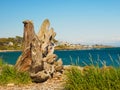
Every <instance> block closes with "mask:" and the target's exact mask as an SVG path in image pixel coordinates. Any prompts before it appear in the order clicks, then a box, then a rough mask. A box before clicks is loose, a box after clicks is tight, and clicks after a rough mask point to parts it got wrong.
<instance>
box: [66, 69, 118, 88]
mask: <svg viewBox="0 0 120 90" xmlns="http://www.w3.org/2000/svg"><path fill="white" fill-rule="evenodd" d="M65 75H66V76H67V78H66V80H65V81H66V84H65V90H120V68H112V69H109V70H107V69H106V70H104V71H103V70H101V69H100V68H97V67H94V68H92V69H89V70H88V71H87V72H86V73H83V72H81V71H80V70H79V69H78V68H76V67H72V68H71V70H69V71H67V72H66V73H65Z"/></svg>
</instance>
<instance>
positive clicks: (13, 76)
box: [0, 59, 31, 85]
mask: <svg viewBox="0 0 120 90" xmlns="http://www.w3.org/2000/svg"><path fill="white" fill-rule="evenodd" d="M9 83H14V84H17V85H20V84H29V83H31V78H30V76H29V74H28V73H27V72H19V71H17V70H16V69H15V68H14V66H11V65H8V64H4V63H3V62H2V60H1V59H0V85H6V84H9Z"/></svg>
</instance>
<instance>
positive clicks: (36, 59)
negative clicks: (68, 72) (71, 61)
mask: <svg viewBox="0 0 120 90" xmlns="http://www.w3.org/2000/svg"><path fill="white" fill-rule="evenodd" d="M23 23H24V36H23V38H24V40H23V51H22V54H21V56H20V57H19V59H18V60H17V62H16V65H15V68H16V69H17V70H19V71H28V72H29V73H30V75H31V78H32V79H33V81H35V82H43V81H45V80H47V79H48V78H51V77H53V75H54V73H56V72H60V73H61V71H62V70H63V66H62V60H58V61H57V60H56V59H57V56H56V55H55V54H53V53H54V37H55V35H56V33H55V32H54V30H53V28H51V29H49V27H50V22H49V20H48V19H46V20H45V21H44V22H43V24H42V26H41V29H40V31H39V33H38V35H36V34H35V32H34V26H33V23H32V22H31V21H29V20H27V21H24V22H23Z"/></svg>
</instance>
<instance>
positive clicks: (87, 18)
mask: <svg viewBox="0 0 120 90" xmlns="http://www.w3.org/2000/svg"><path fill="white" fill-rule="evenodd" d="M46 18H48V19H49V20H50V22H51V27H53V28H54V30H55V32H56V33H57V36H56V39H58V40H60V41H68V42H73V43H83V44H95V43H98V44H113V43H115V42H120V0H0V37H14V36H18V35H20V36H22V35H23V24H22V21H23V20H26V19H29V20H32V21H33V22H34V27H35V31H36V33H38V31H39V28H40V25H41V23H42V22H43V20H44V19H46Z"/></svg>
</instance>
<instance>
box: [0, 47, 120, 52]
mask: <svg viewBox="0 0 120 90" xmlns="http://www.w3.org/2000/svg"><path fill="white" fill-rule="evenodd" d="M107 48H120V47H106V48H90V49H88V48H84V49H71V48H69V49H68V48H67V49H61V48H59V49H55V50H57V51H59V50H91V49H96V50H99V49H107ZM21 51H22V50H0V52H21Z"/></svg>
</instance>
